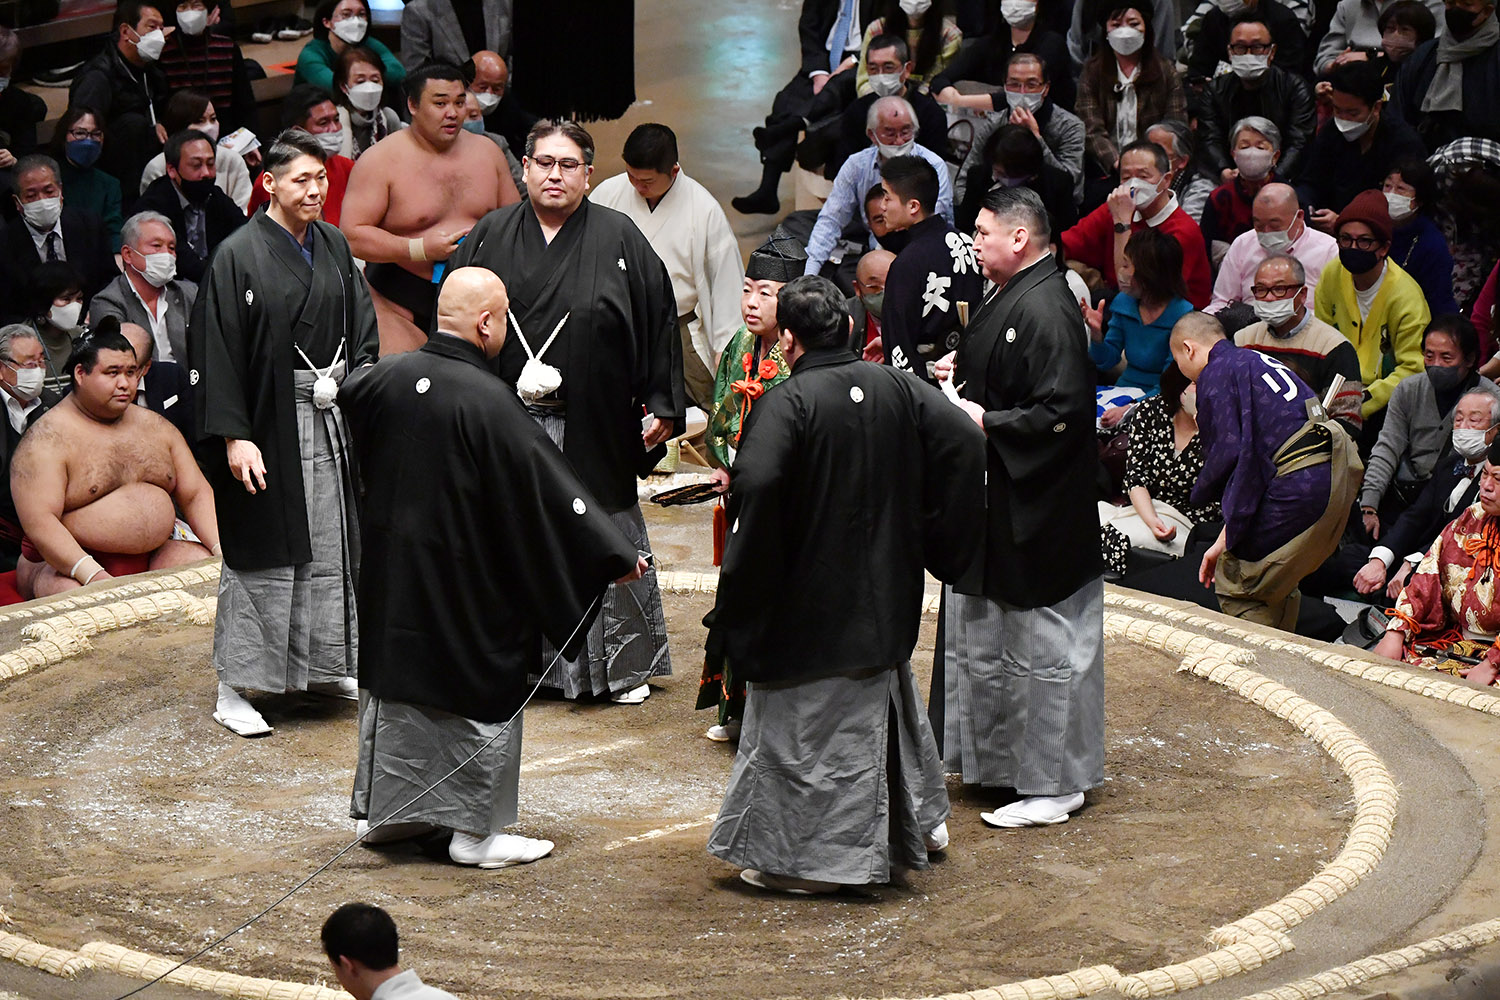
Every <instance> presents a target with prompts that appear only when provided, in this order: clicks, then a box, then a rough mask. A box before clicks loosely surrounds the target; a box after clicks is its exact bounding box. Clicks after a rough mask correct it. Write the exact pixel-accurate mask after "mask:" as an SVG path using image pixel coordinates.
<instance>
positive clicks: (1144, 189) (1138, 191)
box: [1128, 180, 1161, 208]
mask: <svg viewBox="0 0 1500 1000" xmlns="http://www.w3.org/2000/svg"><path fill="white" fill-rule="evenodd" d="M1128 183H1129V184H1130V200H1131V202H1132V203H1133V204H1134V205H1135V207H1136V208H1145V207H1146V206H1147V205H1149V204H1151V203H1152V202H1153V201H1155V200H1156V196H1157V195H1159V194H1161V185H1160V184H1158V185H1156V186H1155V187H1153V186H1151V185H1150V184H1149V183H1147V182H1146V181H1143V180H1132V181H1129V182H1128Z"/></svg>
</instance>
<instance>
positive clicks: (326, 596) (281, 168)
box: [188, 129, 379, 736]
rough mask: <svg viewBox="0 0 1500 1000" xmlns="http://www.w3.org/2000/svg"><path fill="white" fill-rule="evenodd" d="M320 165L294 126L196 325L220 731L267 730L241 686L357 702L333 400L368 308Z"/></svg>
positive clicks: (204, 297) (194, 379)
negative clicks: (212, 524) (209, 494)
mask: <svg viewBox="0 0 1500 1000" xmlns="http://www.w3.org/2000/svg"><path fill="white" fill-rule="evenodd" d="M326 155H327V154H325V153H324V152H323V151H322V147H321V146H319V145H318V143H317V141H316V140H314V139H313V137H312V136H310V135H308V134H307V133H306V132H303V131H302V130H301V129H288V130H287V131H285V132H283V133H281V135H280V136H278V137H277V139H276V141H275V142H274V143H272V144H271V147H270V149H268V150H267V151H266V153H265V158H264V159H265V172H264V173H263V174H261V177H260V183H261V184H263V185H264V186H265V189H266V192H267V193H268V194H269V195H270V201H269V203H268V204H267V206H266V210H265V211H264V212H258V213H257V214H256V215H255V217H254V218H252V219H251V220H250V222H249V224H247V225H246V226H244V227H243V228H241V229H239V230H237V231H236V232H235V233H234V234H233V235H231V236H230V237H229V238H228V239H227V240H225V241H224V243H223V244H222V245H221V246H220V247H219V249H218V250H217V251H216V252H215V254H214V256H213V259H212V260H211V262H210V265H209V269H208V272H207V274H206V275H205V276H204V280H203V283H202V284H201V285H199V286H198V299H197V302H196V303H195V304H194V307H193V320H192V324H191V325H190V327H189V330H188V358H189V369H190V370H189V372H188V380H189V381H190V382H191V383H192V384H193V385H194V386H196V388H197V394H198V398H197V410H198V419H199V426H200V428H201V431H202V436H203V437H207V438H211V439H222V442H223V443H222V444H220V443H219V442H218V441H213V440H211V441H209V442H206V443H205V444H204V447H203V448H202V449H201V452H202V454H203V456H204V458H205V461H206V464H207V471H208V475H209V481H210V482H211V483H212V484H213V487H214V499H215V502H216V503H217V505H218V510H219V512H220V514H219V517H220V520H221V521H222V522H223V525H224V529H223V532H222V535H221V541H222V544H223V547H224V572H223V576H221V577H220V579H219V611H218V620H217V622H216V623H215V626H214V667H215V669H216V670H217V671H218V675H219V698H218V704H217V706H216V709H215V712H214V719H215V721H217V722H219V723H220V724H221V725H223V726H224V727H226V728H228V729H230V730H231V731H233V732H235V733H238V734H239V735H241V736H260V735H264V734H266V733H269V732H270V731H271V727H270V726H268V725H267V724H266V721H265V720H264V719H263V718H261V715H260V713H259V712H257V711H256V710H255V709H254V708H253V707H252V706H251V705H250V703H249V702H247V701H246V700H245V699H244V697H242V696H241V694H240V693H239V692H241V691H244V690H247V689H251V690H256V691H270V692H278V693H279V692H282V691H304V690H307V691H314V692H318V693H322V694H328V695H332V696H336V697H344V698H351V699H352V698H356V697H358V691H357V685H356V682H355V679H354V675H355V660H356V654H357V651H358V644H359V639H358V626H357V622H356V618H355V608H354V584H355V579H356V575H357V573H358V571H359V537H358V523H357V518H356V516H355V496H354V489H353V483H354V476H353V470H352V468H351V467H350V464H349V460H348V456H347V443H346V441H345V434H344V425H343V418H342V417H341V416H340V414H339V410H338V406H337V405H336V403H335V395H336V393H337V389H338V383H339V382H340V381H341V380H342V379H343V376H344V372H345V371H346V370H349V369H353V368H357V367H359V366H360V365H364V364H368V363H370V362H373V361H374V360H375V358H376V354H377V351H378V349H379V339H378V333H377V331H376V326H375V310H374V307H373V306H372V305H371V302H370V293H369V290H368V289H367V288H366V287H365V281H364V278H363V276H362V275H361V274H360V273H359V270H358V268H357V267H356V266H355V264H354V258H353V257H352V256H351V255H350V253H349V244H348V243H346V242H345V241H344V237H343V236H342V235H341V234H340V233H339V231H338V229H337V228H336V227H334V226H331V225H329V224H327V223H325V222H322V221H320V219H319V216H320V214H321V212H322V209H323V201H324V199H325V198H326V197H327V194H328V173H327V171H326V169H325V168H324V160H325V158H326Z"/></svg>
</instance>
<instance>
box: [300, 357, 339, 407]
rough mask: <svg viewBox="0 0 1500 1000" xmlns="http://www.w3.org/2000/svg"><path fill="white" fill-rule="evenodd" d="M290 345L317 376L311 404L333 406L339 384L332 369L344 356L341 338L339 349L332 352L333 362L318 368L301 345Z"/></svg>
mask: <svg viewBox="0 0 1500 1000" xmlns="http://www.w3.org/2000/svg"><path fill="white" fill-rule="evenodd" d="M292 346H293V347H295V348H296V349H297V353H298V354H299V355H301V356H302V363H303V364H305V365H307V367H309V368H311V369H312V370H313V373H314V374H315V375H317V376H318V377H317V380H316V381H314V382H313V391H312V401H313V405H314V406H316V407H317V408H318V409H320V410H326V409H329V408H330V407H332V406H333V404H334V401H335V400H336V399H338V395H339V384H338V383H337V382H335V381H334V380H333V370H334V369H335V368H337V367H338V364H339V362H340V361H342V360H343V358H344V342H343V341H342V340H340V341H339V349H338V350H337V351H335V352H334V354H333V363H332V364H330V365H329V366H328V367H327V368H319V367H318V366H317V365H315V364H313V363H312V359H310V358H309V357H308V356H307V354H306V353H305V352H304V351H303V350H302V347H301V345H299V344H293V345H292Z"/></svg>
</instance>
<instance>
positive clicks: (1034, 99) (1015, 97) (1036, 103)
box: [1005, 90, 1047, 112]
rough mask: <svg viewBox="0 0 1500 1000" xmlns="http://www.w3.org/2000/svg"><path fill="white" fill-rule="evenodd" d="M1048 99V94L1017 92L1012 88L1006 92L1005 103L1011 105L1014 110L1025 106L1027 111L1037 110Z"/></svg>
mask: <svg viewBox="0 0 1500 1000" xmlns="http://www.w3.org/2000/svg"><path fill="white" fill-rule="evenodd" d="M1046 99H1047V95H1046V94H1017V93H1016V92H1015V91H1012V90H1007V91H1006V92H1005V103H1006V104H1009V105H1010V109H1011V110H1012V111H1014V110H1016V109H1017V108H1025V109H1026V110H1027V111H1031V112H1035V111H1036V109H1037V108H1039V107H1041V106H1042V102H1043V101H1045V100H1046Z"/></svg>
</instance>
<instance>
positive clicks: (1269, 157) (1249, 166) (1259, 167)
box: [1234, 146, 1276, 181]
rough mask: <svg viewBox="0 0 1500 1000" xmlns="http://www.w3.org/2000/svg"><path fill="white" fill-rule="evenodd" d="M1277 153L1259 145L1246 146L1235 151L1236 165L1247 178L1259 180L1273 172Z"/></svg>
mask: <svg viewBox="0 0 1500 1000" xmlns="http://www.w3.org/2000/svg"><path fill="white" fill-rule="evenodd" d="M1275 162H1276V154H1275V153H1273V152H1271V151H1270V150H1269V149H1261V148H1260V147H1259V146H1246V147H1245V148H1244V149H1236V150H1235V151H1234V165H1235V166H1236V167H1238V168H1239V171H1240V176H1241V177H1244V178H1245V179H1246V180H1252V181H1258V180H1260V179H1261V178H1262V177H1265V176H1266V175H1267V174H1269V173H1270V172H1271V167H1272V166H1273V165H1274V164H1275Z"/></svg>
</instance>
